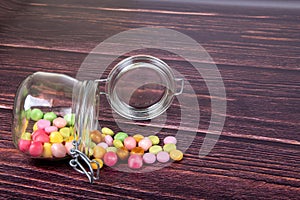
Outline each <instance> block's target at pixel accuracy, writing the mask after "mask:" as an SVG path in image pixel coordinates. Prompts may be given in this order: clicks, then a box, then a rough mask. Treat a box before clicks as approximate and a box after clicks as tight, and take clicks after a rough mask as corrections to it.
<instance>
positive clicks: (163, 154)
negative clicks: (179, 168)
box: [156, 151, 170, 163]
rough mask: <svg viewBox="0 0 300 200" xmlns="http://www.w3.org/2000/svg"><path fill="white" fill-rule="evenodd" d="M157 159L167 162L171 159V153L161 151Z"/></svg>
mask: <svg viewBox="0 0 300 200" xmlns="http://www.w3.org/2000/svg"><path fill="white" fill-rule="evenodd" d="M156 158H157V161H158V162H161V163H166V162H168V161H169V160H170V156H169V153H168V152H166V151H161V152H159V153H158V154H157V155H156Z"/></svg>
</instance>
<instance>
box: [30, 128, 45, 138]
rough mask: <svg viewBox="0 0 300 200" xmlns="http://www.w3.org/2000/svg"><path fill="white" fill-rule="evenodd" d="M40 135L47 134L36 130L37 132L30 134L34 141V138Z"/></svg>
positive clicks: (41, 130)
mask: <svg viewBox="0 0 300 200" xmlns="http://www.w3.org/2000/svg"><path fill="white" fill-rule="evenodd" d="M40 134H45V135H47V133H46V131H45V130H44V129H38V130H36V131H34V132H33V134H32V140H35V138H36V136H38V135H40Z"/></svg>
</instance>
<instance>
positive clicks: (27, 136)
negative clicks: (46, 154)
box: [21, 132, 31, 140]
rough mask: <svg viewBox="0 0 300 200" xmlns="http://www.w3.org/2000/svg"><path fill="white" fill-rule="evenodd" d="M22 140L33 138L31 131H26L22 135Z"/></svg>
mask: <svg viewBox="0 0 300 200" xmlns="http://www.w3.org/2000/svg"><path fill="white" fill-rule="evenodd" d="M21 139H22V140H31V133H28V132H25V133H23V134H22V136H21Z"/></svg>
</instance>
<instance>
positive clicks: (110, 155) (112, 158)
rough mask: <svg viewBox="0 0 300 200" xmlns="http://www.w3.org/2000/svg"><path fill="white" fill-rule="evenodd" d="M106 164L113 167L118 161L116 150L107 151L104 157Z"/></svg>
mask: <svg viewBox="0 0 300 200" xmlns="http://www.w3.org/2000/svg"><path fill="white" fill-rule="evenodd" d="M103 161H104V164H105V165H107V166H109V167H112V166H114V165H115V164H116V163H117V162H118V156H117V154H116V153H115V152H112V151H110V152H107V153H106V154H105V155H104V158H103Z"/></svg>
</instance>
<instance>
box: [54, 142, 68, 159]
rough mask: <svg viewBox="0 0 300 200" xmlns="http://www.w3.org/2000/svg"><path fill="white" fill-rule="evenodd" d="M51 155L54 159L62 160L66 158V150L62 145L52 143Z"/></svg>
mask: <svg viewBox="0 0 300 200" xmlns="http://www.w3.org/2000/svg"><path fill="white" fill-rule="evenodd" d="M51 152H52V155H53V156H54V157H56V158H63V157H65V156H66V153H67V150H66V148H65V146H64V145H63V144H62V143H54V144H52V146H51Z"/></svg>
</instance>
